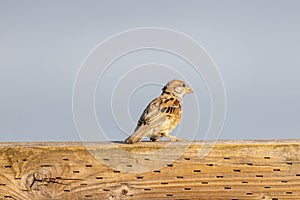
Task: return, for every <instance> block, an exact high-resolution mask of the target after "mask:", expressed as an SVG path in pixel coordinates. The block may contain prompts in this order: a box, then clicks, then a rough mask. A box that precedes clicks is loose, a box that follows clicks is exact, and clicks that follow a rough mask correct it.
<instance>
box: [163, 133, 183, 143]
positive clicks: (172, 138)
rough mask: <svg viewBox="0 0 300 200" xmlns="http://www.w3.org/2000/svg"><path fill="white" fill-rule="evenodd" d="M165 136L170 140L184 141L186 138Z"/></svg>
mask: <svg viewBox="0 0 300 200" xmlns="http://www.w3.org/2000/svg"><path fill="white" fill-rule="evenodd" d="M166 137H167V138H169V140H170V141H171V142H178V141H186V140H185V139H183V138H177V137H175V136H173V135H166Z"/></svg>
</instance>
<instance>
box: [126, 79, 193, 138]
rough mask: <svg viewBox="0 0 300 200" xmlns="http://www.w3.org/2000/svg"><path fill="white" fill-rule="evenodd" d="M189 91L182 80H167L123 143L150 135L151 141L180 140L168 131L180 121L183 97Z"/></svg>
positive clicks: (191, 91) (190, 90) (190, 91)
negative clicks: (163, 139)
mask: <svg viewBox="0 0 300 200" xmlns="http://www.w3.org/2000/svg"><path fill="white" fill-rule="evenodd" d="M190 93H193V90H192V89H191V88H190V87H189V86H188V84H186V83H185V82H184V81H182V80H172V81H169V82H168V83H167V84H166V85H165V86H164V87H163V88H162V93H161V95H160V96H159V97H157V98H155V99H153V100H152V101H151V102H150V103H149V105H148V106H147V107H146V109H145V110H144V112H143V114H142V115H141V117H140V119H139V121H138V123H137V126H136V128H135V131H134V133H133V134H132V135H131V136H129V137H128V138H127V139H126V140H125V143H127V144H133V143H138V142H140V141H141V140H142V139H143V138H144V137H150V140H151V141H153V142H155V141H160V140H161V138H162V137H167V138H169V140H170V141H180V140H182V139H179V138H177V137H175V136H172V135H170V133H171V132H172V131H173V129H174V128H175V127H176V126H177V125H178V124H179V122H180V121H181V118H182V102H183V97H184V95H185V94H190Z"/></svg>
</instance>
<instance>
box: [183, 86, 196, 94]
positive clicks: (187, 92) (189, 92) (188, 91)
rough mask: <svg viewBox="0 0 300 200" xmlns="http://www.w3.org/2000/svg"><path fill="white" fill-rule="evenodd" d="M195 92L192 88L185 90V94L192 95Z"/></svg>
mask: <svg viewBox="0 0 300 200" xmlns="http://www.w3.org/2000/svg"><path fill="white" fill-rule="evenodd" d="M193 92H194V91H193V90H192V89H191V88H190V87H186V88H185V93H186V94H191V93H193Z"/></svg>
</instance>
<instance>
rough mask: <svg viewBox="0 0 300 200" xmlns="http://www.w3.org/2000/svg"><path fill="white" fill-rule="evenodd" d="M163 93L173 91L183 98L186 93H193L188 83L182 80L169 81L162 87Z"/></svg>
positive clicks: (175, 94)
mask: <svg viewBox="0 0 300 200" xmlns="http://www.w3.org/2000/svg"><path fill="white" fill-rule="evenodd" d="M162 91H163V93H171V94H172V95H174V96H176V97H180V98H182V97H183V96H184V95H185V94H190V93H193V90H192V89H191V88H190V86H189V85H188V84H186V83H185V82H184V81H182V80H172V81H169V82H168V83H167V84H166V85H165V87H163V89H162Z"/></svg>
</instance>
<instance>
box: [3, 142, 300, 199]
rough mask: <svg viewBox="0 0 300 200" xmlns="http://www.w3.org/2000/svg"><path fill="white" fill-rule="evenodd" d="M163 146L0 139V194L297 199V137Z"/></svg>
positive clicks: (299, 171) (299, 175)
mask: <svg viewBox="0 0 300 200" xmlns="http://www.w3.org/2000/svg"><path fill="white" fill-rule="evenodd" d="M169 144H170V143H168V142H157V143H152V142H143V143H140V144H134V145H128V144H123V143H120V142H114V143H108V142H99V143H97V142H96V143H95V142H94V143H84V144H83V143H77V142H67V143H61V142H57V143H55V142H54V143H53V142H52V143H0V199H1V200H2V199H5V200H7V199H20V200H23V199H25V200H26V199H28V200H29V199H30V200H31V199H57V200H60V199H72V200H77V199H78V200H79V199H80V200H82V199H87V200H89V199H178V200H179V199H203V200H212V199H214V200H216V199H229V200H233V199H238V200H242V199H243V200H244V199H245V200H246V199H270V200H276V199H280V200H281V199H300V140H274V141H218V142H217V143H215V142H213V141H211V142H206V143H203V142H202V141H194V142H193V143H191V144H188V143H187V142H186V143H185V142H178V143H172V144H171V145H169ZM166 145H169V146H168V147H167V151H163V150H164V149H166ZM205 148H206V149H207V150H210V151H209V153H208V155H207V156H205V157H199V152H200V151H201V149H202V150H203V149H205ZM210 148H211V149H210ZM120 152H123V153H124V154H123V153H122V154H120ZM176 152H177V153H178V152H182V154H180V156H179V157H178V158H177V159H174V154H176ZM133 154H134V155H137V156H138V157H134V156H131V155H133ZM162 154H163V155H162ZM124 155H127V156H128V157H126V156H124ZM161 163H165V165H164V166H160V165H159V164H161ZM140 166H143V167H142V168H141V167H140ZM135 170H142V172H141V171H135Z"/></svg>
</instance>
